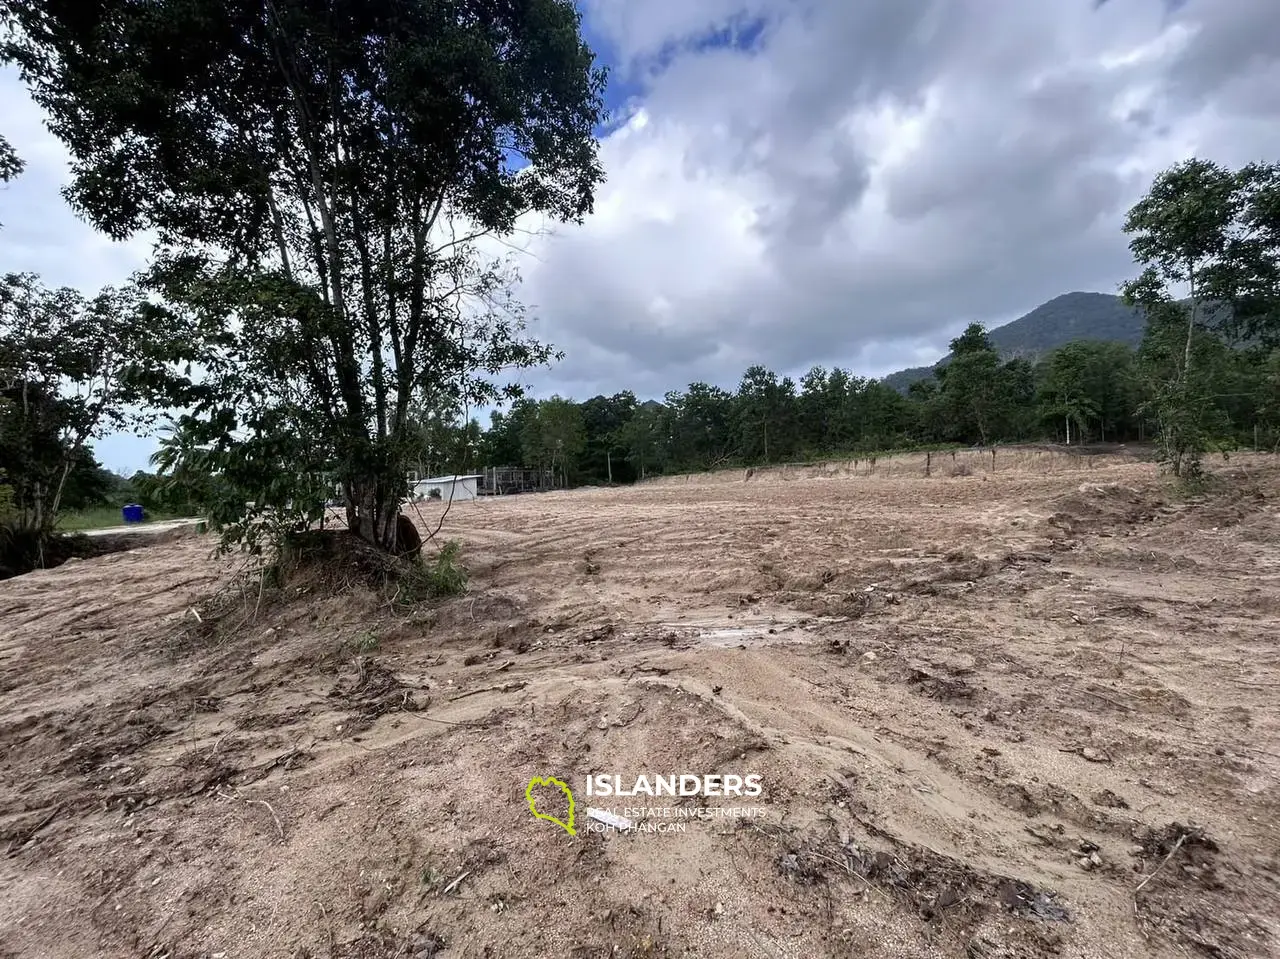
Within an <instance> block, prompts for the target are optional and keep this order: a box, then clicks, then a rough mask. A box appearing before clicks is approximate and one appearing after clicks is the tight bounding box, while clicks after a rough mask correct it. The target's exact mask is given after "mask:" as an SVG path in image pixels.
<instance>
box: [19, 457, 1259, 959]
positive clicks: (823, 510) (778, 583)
mask: <svg viewBox="0 0 1280 959" xmlns="http://www.w3.org/2000/svg"><path fill="white" fill-rule="evenodd" d="M1054 462H1056V461H1052V460H1041V462H1040V463H1039V464H1038V465H1037V463H1036V458H1035V457H1028V459H1027V461H1026V462H1022V463H1018V464H1012V463H1011V464H1010V465H1009V468H1007V469H1000V468H998V469H997V471H996V472H995V473H994V474H990V473H987V472H984V471H983V468H982V466H981V464H980V462H978V461H977V460H975V462H974V464H973V467H972V469H971V470H970V475H967V476H950V475H948V473H947V469H946V465H947V464H946V463H945V461H944V464H943V469H941V470H938V469H937V468H936V467H935V470H934V475H933V477H931V478H929V479H925V478H923V477H922V476H920V475H918V474H919V471H918V470H916V469H914V468H912V469H904V470H902V471H901V472H899V473H897V474H893V473H891V474H890V475H887V476H885V475H878V474H877V473H875V472H874V471H873V473H872V475H870V476H867V475H861V473H859V472H858V471H857V470H850V469H846V470H844V471H841V470H840V469H839V468H835V467H833V468H829V469H826V470H808V471H794V472H792V473H790V474H788V476H787V477H784V476H783V475H782V474H781V473H780V472H771V473H768V474H766V475H757V476H754V477H752V479H751V480H750V481H748V482H744V481H743V480H742V474H740V473H739V474H736V475H732V476H731V475H723V476H718V477H711V478H709V479H707V480H704V481H698V480H693V481H684V480H668V481H663V482H660V483H655V484H651V485H646V486H641V487H637V488H631V489H625V490H593V491H581V492H576V493H549V494H542V495H529V496H517V497H510V498H501V499H484V500H479V501H476V502H467V503H458V504H454V505H453V507H452V508H451V509H450V510H449V512H448V515H447V517H446V518H445V525H444V534H442V535H443V536H447V537H449V538H454V539H458V540H459V541H461V543H462V553H461V559H462V562H463V563H464V564H465V565H466V566H467V567H468V569H469V571H470V573H471V585H470V591H469V593H468V595H466V596H463V597H460V598H457V599H453V600H449V601H447V602H444V603H442V604H439V605H436V606H435V607H434V608H422V609H419V610H416V611H412V612H397V611H396V610H394V609H393V608H392V607H391V606H390V604H389V603H388V602H387V601H386V600H385V599H380V598H378V597H376V596H374V595H373V594H371V593H369V592H367V591H365V590H363V589H360V588H356V587H351V588H349V589H348V588H344V586H345V583H344V581H343V579H342V577H341V576H337V577H329V578H328V579H323V580H321V579H313V580H306V579H304V580H301V581H298V582H295V583H292V584H291V585H290V587H289V590H288V591H289V594H290V595H289V596H288V598H282V597H280V596H278V595H273V594H272V593H271V592H270V591H266V592H265V594H264V595H262V597H261V598H259V595H258V594H257V592H256V591H255V590H253V589H251V590H248V591H246V592H245V593H244V594H243V595H241V594H239V593H237V594H235V597H234V599H235V601H234V604H233V605H232V607H231V611H230V612H228V613H226V614H224V616H223V618H222V619H221V620H220V621H219V622H218V623H217V624H214V623H213V622H212V621H211V620H210V619H209V618H208V615H207V607H204V606H201V605H200V603H201V601H202V599H203V598H205V597H207V596H208V595H209V594H210V593H211V592H212V591H214V590H216V589H218V588H219V587H220V586H221V585H223V584H225V583H226V582H227V580H228V575H229V571H230V566H229V564H227V563H226V562H225V561H218V560H214V559H211V558H210V556H209V550H210V546H211V541H210V540H209V539H208V538H207V537H206V538H199V537H193V538H188V539H184V540H181V541H178V542H173V543H166V544H164V545H158V546H154V547H150V548H146V549H137V550H133V551H131V552H125V553H118V554H114V555H109V556H105V557H101V558H98V559H94V560H89V561H80V562H74V563H72V564H70V565H68V566H65V567H61V568H58V569H55V570H51V571H47V572H39V573H35V574H31V575H28V576H24V577H19V578H17V579H14V580H10V581H8V582H4V583H0V695H2V697H3V698H2V700H0V723H2V726H0V746H2V747H3V753H0V810H2V811H3V812H2V813H0V839H2V842H0V848H5V850H6V852H7V855H6V857H5V858H4V859H3V860H2V861H0V902H3V904H4V907H5V908H4V909H3V910H0V955H18V956H35V955H40V956H53V957H73V956H75V957H79V956H87V955H106V956H153V957H159V956H172V957H179V956H184V957H185V956H192V957H194V956H212V955H216V954H220V953H221V954H224V955H226V956H228V957H231V956H282V957H283V956H289V957H301V956H312V957H321V956H335V957H336V956H342V957H375V956H416V957H428V956H439V957H450V959H452V957H464V956H466V957H473V956H474V957H480V956H493V957H524V956H530V957H532V956H539V957H551V956H574V957H581V959H586V957H597V956H599V957H604V956H700V957H726V959H727V957H738V956H752V957H775V959H778V957H808V956H841V957H844V956H849V957H852V956H912V957H915V956H939V957H951V956H966V957H970V959H994V957H1009V959H1013V957H1031V956H1091V957H1100V959H1101V957H1171V959H1172V957H1183V956H1188V955H1192V956H1194V955H1208V956H1220V957H1248V956H1268V955H1275V954H1277V942H1278V941H1280V922H1278V921H1277V917H1278V916H1280V860H1278V858H1277V856H1278V852H1280V825H1278V823H1280V819H1278V816H1277V814H1278V813H1280V715H1278V709H1280V641H1278V640H1277V636H1280V535H1278V534H1280V529H1278V525H1280V515H1278V514H1277V504H1280V467H1277V465H1276V464H1275V463H1274V461H1273V460H1271V459H1269V458H1266V457H1256V458H1250V457H1245V458H1243V459H1242V460H1240V461H1239V462H1237V460H1236V459H1234V458H1233V460H1232V462H1231V463H1230V464H1228V465H1227V466H1224V467H1221V468H1220V474H1219V487H1218V489H1217V490H1216V491H1215V492H1212V493H1210V494H1208V495H1207V496H1206V497H1204V498H1203V499H1202V500H1200V501H1190V502H1188V501H1184V500H1181V499H1176V498H1173V497H1171V496H1170V495H1169V494H1168V492H1167V490H1165V489H1164V487H1163V486H1162V485H1161V484H1160V482H1159V481H1158V479H1157V477H1156V474H1155V471H1154V469H1153V468H1152V467H1151V466H1148V465H1144V464H1137V463H1131V462H1119V463H1112V464H1111V465H1106V464H1104V463H1102V462H1101V461H1099V462H1098V463H1097V464H1095V466H1096V468H1094V469H1081V468H1067V467H1062V468H1058V467H1057V466H1054V465H1053V463H1054ZM1060 465H1061V464H1059V466H1060ZM863 471H864V472H865V464H864V467H863ZM824 473H825V474H826V475H825V476H824V475H823V474H824ZM788 477H789V478H788ZM440 512H441V507H440V506H439V505H438V504H430V505H428V504H424V505H423V506H422V507H421V525H422V526H423V528H424V529H428V528H434V526H435V524H436V522H437V520H438V518H439V515H440ZM193 607H194V608H195V609H196V610H197V611H198V610H200V609H206V615H205V616H204V618H203V620H201V619H198V618H197V612H192V611H191V610H192V608H193ZM589 773H606V774H617V775H620V776H622V777H623V778H624V779H628V778H634V777H635V776H637V775H639V774H642V773H693V774H708V773H730V774H756V775H760V776H761V777H762V780H763V784H764V793H763V795H762V796H761V797H759V799H707V800H697V801H694V800H689V799H685V800H679V799H677V800H671V799H669V798H664V799H662V800H661V801H658V800H653V801H647V800H641V801H637V800H634V799H627V800H603V801H602V800H591V799H588V798H587V797H585V796H584V795H582V793H581V792H580V791H579V790H581V788H582V786H583V780H584V778H585V777H586V775H587V774H589ZM533 776H560V777H563V778H565V779H566V780H567V781H568V782H569V783H570V784H571V785H572V786H573V787H574V789H575V793H577V799H578V804H579V806H578V814H579V823H581V822H582V817H583V811H584V810H585V808H586V806H587V805H589V804H595V805H599V806H602V807H604V808H611V809H614V810H615V811H617V812H622V811H623V807H635V806H664V807H671V806H681V807H682V808H686V809H687V808H692V807H693V806H694V805H695V803H696V804H698V805H704V806H706V807H709V808H712V809H716V808H727V807H732V806H750V807H758V808H759V809H762V810H763V812H764V815H763V816H762V817H761V818H758V819H741V820H738V819H734V818H732V817H729V816H724V817H708V818H705V819H688V820H685V822H686V825H687V828H686V831H684V832H679V833H675V832H665V831H664V832H659V831H653V832H642V831H637V832H634V833H627V834H618V833H598V832H590V831H587V830H582V829H580V830H579V832H578V835H577V836H576V837H570V836H568V835H567V834H565V833H564V832H563V831H561V830H559V829H558V828H557V827H555V826H554V825H552V824H549V823H546V822H540V821H537V820H535V819H534V818H533V817H532V816H531V815H530V814H529V811H528V808H527V805H526V804H525V798H524V790H525V785H526V783H527V782H528V781H529V779H530V778H531V777H533ZM655 821H656V820H650V822H651V823H653V822H655ZM1139 886H1141V889H1139Z"/></svg>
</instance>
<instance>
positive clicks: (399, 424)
mask: <svg viewBox="0 0 1280 959" xmlns="http://www.w3.org/2000/svg"><path fill="white" fill-rule="evenodd" d="M0 8H2V9H3V12H4V13H5V14H6V18H7V19H8V20H9V22H10V24H11V25H12V26H13V27H15V28H16V29H15V30H14V31H13V32H12V33H11V35H10V39H9V40H8V41H7V42H6V43H5V44H4V45H3V47H0V53H2V54H3V55H4V56H5V57H7V58H8V59H10V60H12V61H14V62H16V63H17V64H18V66H19V67H20V69H21V73H22V76H23V78H24V80H25V81H26V82H27V84H28V86H29V88H30V90H31V93H32V95H33V96H34V98H35V99H36V101H37V102H38V103H39V104H40V105H41V106H42V107H43V108H44V109H45V110H46V111H47V112H48V115H49V123H50V128H51V130H52V131H53V132H54V133H55V134H56V135H57V136H58V137H59V138H60V139H61V140H62V141H63V142H64V143H65V144H66V146H67V148H68V149H69V151H70V153H71V156H72V161H73V162H72V176H73V178H72V183H71V185H70V187H69V188H68V190H67V196H68V198H69V199H70V201H71V202H72V204H73V206H74V207H75V208H76V209H77V211H78V212H80V213H81V214H82V215H84V216H85V217H87V218H88V219H89V221H90V222H92V223H93V224H94V225H96V226H97V227H98V228H100V229H102V230H103V231H105V232H106V233H108V234H109V235H111V236H112V237H114V238H123V237H127V236H131V235H135V234H137V233H138V232H139V231H142V230H148V229H149V230H152V231H154V232H155V235H157V236H158V237H159V243H160V248H159V251H158V254H159V255H158V256H157V259H156V263H155V268H154V270H153V275H152V276H153V282H154V283H155V285H156V287H157V288H158V289H159V290H161V291H162V292H163V293H164V295H165V296H166V298H167V299H168V300H169V301H170V302H171V303H173V304H174V305H175V306H178V307H180V308H182V309H184V311H185V313H186V315H187V317H188V320H189V322H190V323H191V324H192V326H193V327H194V328H196V329H198V330H200V331H201V332H202V333H203V334H204V335H205V339H206V343H207V345H208V348H207V350H206V351H205V352H204V353H203V354H202V355H200V356H199V357H198V359H199V361H200V362H199V365H198V370H197V372H198V373H200V375H201V385H202V387H203V392H202V393H201V394H200V395H199V396H198V398H197V402H196V403H195V404H194V406H193V408H192V413H193V415H194V417H195V419H196V420H197V421H198V422H199V423H201V424H202V434H201V435H200V436H199V440H200V441H201V442H202V444H207V445H210V446H211V447H212V448H213V451H214V453H215V454H216V456H217V459H218V462H219V464H220V468H221V469H222V471H223V473H224V475H226V476H227V477H228V479H229V480H230V481H231V482H232V483H233V485H235V486H237V487H244V488H249V489H253V490H255V491H256V493H257V506H258V507H259V508H260V509H261V510H263V511H266V510H272V511H274V512H275V513H276V514H277V515H279V514H281V513H283V514H285V515H286V519H290V520H293V519H298V518H305V516H307V515H311V514H314V513H315V512H316V510H317V509H318V502H317V499H316V495H315V494H316V493H318V492H319V489H317V488H313V487H315V485H316V484H315V482H314V480H315V478H316V477H324V476H328V477H332V478H333V479H336V480H337V482H338V483H339V484H340V485H341V488H342V490H343V493H344V496H345V499H346V503H347V515H348V522H349V525H350V527H351V528H352V529H353V530H354V531H356V532H357V533H358V534H359V535H360V536H362V537H363V538H365V539H366V540H368V541H370V542H373V543H376V544H378V545H380V546H382V547H384V548H394V545H395V539H396V517H397V514H398V512H399V505H400V501H401V499H402V497H403V495H404V494H405V492H406V482H405V472H406V466H407V465H408V463H409V461H410V460H411V458H412V445H413V443H412V439H411V437H410V436H409V435H408V432H409V423H410V418H409V417H408V416H407V415H406V414H407V411H408V409H409V407H410V404H411V403H412V402H413V401H414V400H415V398H416V397H418V396H420V395H422V394H424V393H425V394H430V395H431V396H432V397H433V398H439V397H441V396H452V397H455V398H457V399H459V400H461V401H462V402H463V403H464V404H465V405H472V406H473V405H477V404H482V403H485V402H487V401H491V400H493V399H494V398H495V397H496V396H497V395H498V394H499V393H500V392H501V391H502V387H501V384H500V383H498V382H497V381H496V380H495V379H494V378H495V377H497V376H499V375H500V374H501V373H502V371H503V370H505V369H508V368H510V367H512V366H519V365H527V364H531V363H536V362H540V361H543V360H545V359H547V358H548V356H549V353H548V351H547V350H546V349H545V348H543V347H541V346H539V345H538V344H537V343H534V342H532V341H530V340H528V339H527V338H526V336H525V334H524V333H523V320H522V315H521V313H520V311H519V309H518V306H516V305H515V304H514V303H513V302H511V300H510V298H509V296H508V295H507V294H508V293H509V290H510V285H509V284H510V280H511V278H510V276H509V275H508V274H507V273H506V272H505V271H504V270H503V269H502V268H501V266H500V265H495V264H494V263H491V262H489V261H487V260H486V259H485V258H484V257H483V256H482V255H481V253H480V251H479V249H478V248H477V247H476V245H475V240H476V239H477V237H480V236H482V235H484V234H505V233H508V232H510V231H511V230H513V229H514V228H515V227H516V225H517V222H518V221H519V219H520V218H521V217H522V216H524V215H525V214H529V213H537V214H542V215H545V216H547V217H550V218H551V219H554V220H561V221H576V220H579V219H581V218H582V217H583V216H584V215H585V214H586V213H588V212H589V211H590V209H591V205H592V197H593V193H594V189H595V187H596V186H597V184H598V183H599V182H600V180H601V178H602V172H601V168H600V166H599V163H598V161H597V156H596V148H597V144H596V141H595V138H594V132H593V131H594V129H595V127H596V126H597V124H598V123H599V122H600V120H601V119H602V115H603V102H602V91H603V84H604V76H603V73H602V72H601V71H600V70H599V69H597V67H596V66H595V65H594V59H593V56H592V53H591V51H590V50H589V49H588V48H587V46H586V45H585V44H584V42H583V41H582V39H581V36H580V32H579V15H578V13H577V11H576V10H575V8H574V6H573V4H572V2H571V0H523V2H521V3H494V2H491V0H265V2H260V0H229V2H228V0H148V2H143V0H97V2H79V0H77V2H72V0H52V2H50V0H0ZM325 482H328V480H326V481H325ZM312 504H315V505H314V506H313V505H312ZM290 514H292V515H290ZM237 518H238V517H237V516H236V515H234V512H233V513H230V514H228V515H226V516H222V517H215V519H222V520H225V521H228V522H231V521H234V520H236V519H237Z"/></svg>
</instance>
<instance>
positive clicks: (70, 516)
mask: <svg viewBox="0 0 1280 959" xmlns="http://www.w3.org/2000/svg"><path fill="white" fill-rule="evenodd" d="M188 518H194V517H186V516H182V515H180V514H178V513H165V512H156V513H153V512H151V511H150V510H147V511H146V512H145V513H144V514H143V519H142V522H141V523H125V521H124V515H123V514H122V513H121V512H120V510H119V509H118V508H117V507H114V506H97V507H94V508H93V509H85V510H78V511H76V512H74V513H63V514H62V515H61V516H59V517H58V524H57V529H59V530H64V531H67V532H71V531H75V530H82V529H104V528H106V527H110V526H145V525H147V524H148V523H162V522H164V521H165V520H170V519H188Z"/></svg>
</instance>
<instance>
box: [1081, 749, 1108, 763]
mask: <svg viewBox="0 0 1280 959" xmlns="http://www.w3.org/2000/svg"><path fill="white" fill-rule="evenodd" d="M1080 755H1081V756H1083V757H1084V758H1085V759H1087V760H1089V762H1091V763H1109V762H1111V757H1110V756H1108V755H1107V754H1106V753H1104V752H1103V751H1102V750H1101V749H1094V748H1093V747H1092V746H1085V747H1084V749H1082V750H1080Z"/></svg>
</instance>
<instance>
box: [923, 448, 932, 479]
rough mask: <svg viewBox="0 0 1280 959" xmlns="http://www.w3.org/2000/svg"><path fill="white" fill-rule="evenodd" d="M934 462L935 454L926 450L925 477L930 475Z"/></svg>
mask: <svg viewBox="0 0 1280 959" xmlns="http://www.w3.org/2000/svg"><path fill="white" fill-rule="evenodd" d="M932 461H933V453H932V452H930V451H928V450H926V451H925V454H924V475H925V476H928V475H929V466H930V464H931V463H932Z"/></svg>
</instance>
